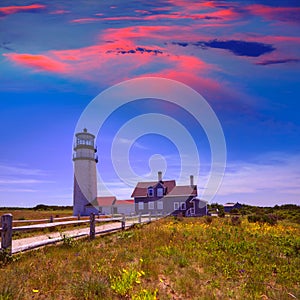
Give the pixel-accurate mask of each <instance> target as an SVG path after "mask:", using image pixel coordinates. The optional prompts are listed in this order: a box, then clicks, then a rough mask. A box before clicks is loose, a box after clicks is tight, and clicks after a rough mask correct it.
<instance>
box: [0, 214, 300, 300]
mask: <svg viewBox="0 0 300 300" xmlns="http://www.w3.org/2000/svg"><path fill="white" fill-rule="evenodd" d="M235 224H236V225H232V223H231V220H230V218H223V219H222V218H219V219H217V218H216V219H215V218H213V219H212V221H211V222H210V221H207V220H206V218H197V219H192V218H182V219H174V218H166V219H163V220H160V221H157V222H154V223H151V224H148V225H143V226H140V225H136V226H135V227H134V228H133V229H130V230H128V231H123V232H120V233H116V234H113V235H107V236H103V237H97V238H96V239H95V240H94V241H88V240H87V239H83V240H77V241H74V242H71V241H69V240H66V242H63V243H62V244H61V245H60V246H50V247H45V248H42V249H39V250H35V251H31V252H28V253H24V254H22V255H16V256H14V257H13V259H12V260H11V261H10V262H8V263H7V264H5V265H4V264H3V265H2V266H1V270H0V271H1V272H0V282H1V283H2V284H1V285H0V299H25V300H26V299H134V300H136V299H160V300H164V299H297V298H298V299H299V298H300V282H299V281H300V270H299V266H300V227H299V224H295V223H289V224H288V223H283V222H281V221H279V222H278V224H276V225H274V226H270V225H267V224H259V223H248V221H247V218H244V219H243V220H242V222H241V224H238V223H235ZM295 297H296V298H295Z"/></svg>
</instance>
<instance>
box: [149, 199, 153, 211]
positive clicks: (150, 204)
mask: <svg viewBox="0 0 300 300" xmlns="http://www.w3.org/2000/svg"><path fill="white" fill-rule="evenodd" d="M148 208H149V209H154V201H150V202H148Z"/></svg>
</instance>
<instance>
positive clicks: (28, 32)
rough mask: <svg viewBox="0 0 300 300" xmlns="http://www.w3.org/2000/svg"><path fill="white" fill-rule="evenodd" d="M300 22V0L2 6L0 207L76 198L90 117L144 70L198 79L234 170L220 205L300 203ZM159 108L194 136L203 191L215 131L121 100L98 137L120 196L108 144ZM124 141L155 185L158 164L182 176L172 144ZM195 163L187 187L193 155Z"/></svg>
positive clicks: (229, 170)
mask: <svg viewBox="0 0 300 300" xmlns="http://www.w3.org/2000/svg"><path fill="white" fill-rule="evenodd" d="M299 16H300V5H299V2H298V1H283V0H282V1H272V2H266V1H259V0H254V1H226V2H225V1H184V0H182V1H175V0H165V1H134V2H133V1H132V2H131V1H129V2H128V1H127V2H126V3H125V2H124V1H89V3H88V4H87V3H86V1H76V2H72V5H70V3H69V2H68V1H55V2H51V3H50V2H49V1H37V2H30V1H2V2H1V4H0V64H1V72H0V77H1V80H0V99H1V100H0V122H1V125H2V126H1V127H0V137H1V147H0V206H34V205H36V204H39V203H44V204H59V205H71V204H72V188H73V164H72V143H73V134H74V130H75V128H76V124H77V122H78V120H79V118H80V116H81V114H82V113H83V111H84V109H85V108H86V107H87V106H88V104H89V103H90V102H91V101H92V100H93V99H94V98H95V97H96V96H97V95H98V94H99V93H101V92H103V91H104V90H105V89H107V88H109V87H111V86H112V85H114V84H118V83H120V82H122V81H124V80H128V79H134V78H139V77H147V76H153V77H163V78H167V79H172V80H177V81H179V82H182V83H184V84H186V85H188V86H189V87H191V88H193V89H194V90H195V91H197V92H198V93H200V94H201V95H202V96H203V97H204V98H205V99H206V101H207V102H208V103H209V105H210V106H211V108H212V109H213V110H214V112H215V114H216V115H217V117H218V119H219V121H220V123H221V125H222V128H223V132H224V137H225V140H226V147H227V164H226V172H225V175H224V178H223V183H222V186H221V187H220V189H219V190H218V193H217V195H216V196H215V198H214V199H213V200H212V202H219V203H225V202H235V201H239V202H241V203H247V204H251V205H265V206H268V205H275V204H283V203H296V204H299V203H300V200H299V195H300V163H299V162H300V138H299V136H300V134H299V133H300V118H299V109H300V104H299V99H300V79H299V78H300V50H299V49H300V34H299V33H300V17H299ZM103 105H104V106H105V105H109V104H106V103H103ZM186 105H187V107H188V106H189V99H186ZM99 113H101V112H99ZM150 113H160V114H165V115H168V116H170V117H172V118H173V119H175V120H177V121H178V122H179V123H180V124H182V125H184V126H185V128H186V130H187V131H188V132H189V134H191V136H192V137H193V138H194V140H195V144H196V146H197V149H198V152H199V158H200V163H201V172H200V174H198V175H199V180H198V187H199V193H201V191H202V190H203V189H205V182H206V180H207V176H208V173H209V165H210V163H211V161H210V160H211V153H210V145H209V142H208V139H207V137H206V136H205V133H204V131H203V130H202V128H201V126H199V124H197V123H196V122H195V120H192V118H191V116H190V115H188V114H187V112H186V111H184V110H182V109H181V108H178V107H176V106H172V105H166V104H165V103H164V102H163V101H161V100H160V99H141V100H140V101H137V102H135V103H131V104H127V105H124V107H120V108H119V109H118V110H116V111H115V112H114V114H112V115H111V116H110V117H109V118H108V119H107V122H106V123H105V124H104V126H103V128H102V129H101V130H100V131H99V134H98V136H97V145H98V155H99V159H100V163H99V164H98V165H97V167H98V172H99V174H100V176H101V177H102V178H103V180H104V181H105V183H106V184H107V186H108V187H109V189H110V191H111V193H113V194H115V195H117V196H118V198H120V199H127V198H129V197H130V194H131V192H132V189H133V188H132V186H128V185H127V184H125V183H124V182H122V180H120V178H119V177H118V175H117V174H116V172H115V171H114V169H113V166H112V162H111V157H110V156H111V155H110V151H111V145H112V141H113V139H114V138H115V136H116V134H117V132H118V129H119V128H121V127H122V126H123V125H124V124H127V122H129V121H130V120H131V119H133V118H135V117H138V116H141V115H143V114H150ZM147 130H148V131H149V129H147V128H145V133H146V132H147ZM171 131H172V129H171ZM175 131H176V130H175ZM95 134H97V132H96V133H95ZM179 138H180V136H179ZM182 140H183V137H182ZM118 142H119V143H120V145H121V144H122V143H123V144H126V143H127V144H130V145H131V146H132V147H131V150H130V155H129V161H130V165H131V167H132V169H133V170H134V171H135V172H136V173H137V174H138V175H139V176H141V177H144V178H145V180H146V179H147V180H148V179H151V178H153V179H154V177H155V175H154V174H155V173H156V172H157V169H158V168H160V166H162V168H163V169H164V171H165V174H164V178H167V179H178V176H179V175H178V174H179V171H180V168H181V166H180V157H181V155H182V153H180V151H179V150H178V145H176V143H175V142H174V140H173V141H172V140H171V139H170V138H167V137H166V136H162V135H159V134H157V133H155V132H153V133H152V134H149V133H148V134H145V135H144V136H142V137H139V138H138V139H137V140H135V141H132V140H126V137H118ZM122 155H123V153H120V159H121V158H122ZM187 156H189V155H187ZM190 157H192V155H191V156H190ZM149 163H150V166H149ZM185 163H186V165H185V166H184V168H185V170H186V176H187V178H186V182H180V183H182V184H187V183H188V180H189V179H188V169H187V168H188V165H193V161H192V160H190V161H188V159H187V160H185ZM102 193H103V191H102V190H101V186H99V191H98V194H99V195H102Z"/></svg>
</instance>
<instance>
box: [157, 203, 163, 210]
mask: <svg viewBox="0 0 300 300" xmlns="http://www.w3.org/2000/svg"><path fill="white" fill-rule="evenodd" d="M157 209H164V205H163V202H162V201H157Z"/></svg>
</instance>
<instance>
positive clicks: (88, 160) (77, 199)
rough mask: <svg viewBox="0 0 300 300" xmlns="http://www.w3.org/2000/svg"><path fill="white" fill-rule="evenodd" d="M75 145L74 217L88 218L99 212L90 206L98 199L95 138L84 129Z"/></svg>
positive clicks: (77, 137) (78, 134)
mask: <svg viewBox="0 0 300 300" xmlns="http://www.w3.org/2000/svg"><path fill="white" fill-rule="evenodd" d="M75 137H76V139H75V144H74V154H73V161H74V193H73V215H74V216H78V215H81V216H86V215H89V214H90V213H91V212H94V213H97V212H98V211H97V210H96V208H94V207H93V206H92V205H90V204H91V203H92V202H93V201H95V199H96V198H97V173H96V163H97V162H98V158H97V156H96V154H95V153H96V152H97V149H96V148H95V144H94V141H95V136H94V135H93V134H91V133H89V132H88V131H87V129H86V128H85V129H83V132H79V133H76V135H75Z"/></svg>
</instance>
